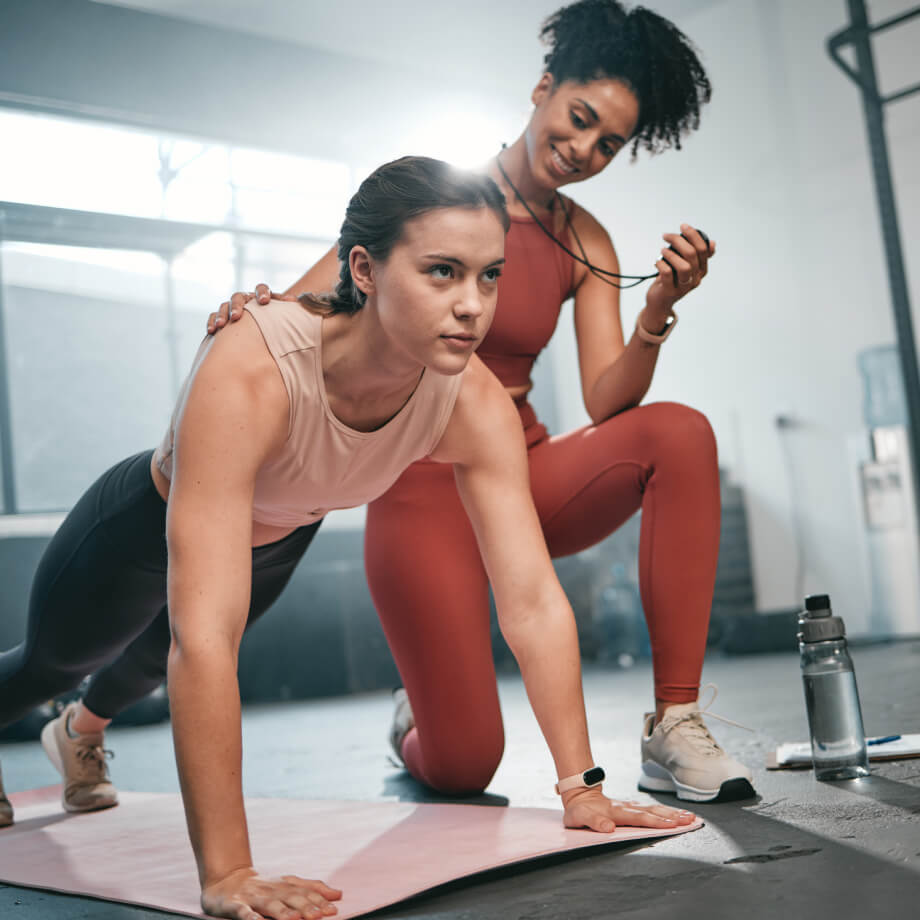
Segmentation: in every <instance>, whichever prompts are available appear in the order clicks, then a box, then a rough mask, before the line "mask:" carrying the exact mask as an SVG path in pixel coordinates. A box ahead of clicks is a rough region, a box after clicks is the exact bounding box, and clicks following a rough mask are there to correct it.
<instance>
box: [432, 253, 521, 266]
mask: <svg viewBox="0 0 920 920" xmlns="http://www.w3.org/2000/svg"><path fill="white" fill-rule="evenodd" d="M423 258H425V259H431V260H432V261H433V262H450V264H451V265H459V266H460V267H461V268H467V265H466V263H465V262H464V261H463V260H462V259H458V258H456V257H455V256H446V255H444V254H443V253H440V252H429V253H427V254H426V255H425V256H423ZM504 264H505V260H504V258H501V259H493V260H492V261H491V262H489V263H488V265H486V266H485V267H486V268H491V267H492V266H493V265H504Z"/></svg>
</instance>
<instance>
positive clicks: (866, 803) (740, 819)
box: [0, 642, 920, 920]
mask: <svg viewBox="0 0 920 920" xmlns="http://www.w3.org/2000/svg"><path fill="white" fill-rule="evenodd" d="M853 655H854V660H855V662H856V671H857V675H858V678H859V686H860V692H861V696H862V704H863V714H864V718H865V723H866V730H867V732H868V733H869V734H870V735H878V734H889V733H894V732H900V733H908V732H911V733H917V732H920V669H918V666H920V642H900V643H894V644H886V645H876V646H867V647H862V648H857V649H855V650H854V652H853ZM704 680H708V681H712V682H714V683H717V684H718V686H719V698H718V700H717V701H716V703H715V705H714V706H713V711H714V712H718V713H719V714H721V715H724V716H726V717H727V718H730V719H733V720H736V721H739V722H742V723H744V724H746V725H749V726H751V727H752V728H753V729H754V732H753V733H748V732H744V731H741V730H739V729H736V728H731V727H729V726H722V725H720V723H718V722H717V721H715V720H713V721H711V722H710V725H711V726H712V727H713V729H714V733H715V734H716V736H717V737H718V738H719V740H720V741H721V743H722V744H723V746H724V747H725V748H726V749H728V750H729V751H730V752H731V753H732V754H734V755H735V756H737V757H739V758H740V759H742V760H744V761H745V762H747V763H748V764H749V765H750V766H751V767H752V768H753V770H754V775H755V784H756V787H757V790H758V793H759V796H758V798H757V799H755V800H750V801H747V802H735V803H731V804H724V805H709V806H698V807H695V808H694V810H695V811H697V812H698V813H699V814H700V815H701V816H702V817H703V818H704V819H705V821H706V826H705V827H704V828H703V829H702V830H701V831H699V832H697V833H694V834H687V835H684V836H680V837H675V838H672V839H668V840H662V841H659V842H657V843H655V844H653V845H646V846H637V847H627V848H622V847H621V848H613V847H608V848H604V849H603V850H598V851H595V852H593V853H592V854H588V855H577V856H571V855H570V856H567V857H565V858H561V859H548V860H542V861H539V862H537V863H531V864H528V865H526V866H522V867H518V868H516V869H508V870H501V871H498V872H495V873H489V874H486V875H484V876H480V877H477V878H476V879H473V880H467V881H462V882H458V883H454V884H452V885H450V886H447V887H445V888H442V889H439V890H437V891H436V892H433V893H430V894H427V895H424V896H421V897H418V898H416V899H414V900H413V901H411V902H405V903H403V904H401V905H396V906H395V907H391V908H388V909H387V910H385V911H383V912H380V913H379V914H377V915H376V916H381V917H387V918H394V920H395V918H417V920H421V918H426V920H473V918H476V920H499V918H501V920H542V918H570V917H571V918H575V917H578V918H595V917H596V918H602V917H611V916H614V915H616V916H618V917H624V916H626V917H629V918H630V920H645V918H660V917H672V916H678V914H679V913H680V912H681V911H683V912H685V914H686V916H688V917H691V918H696V917H699V918H706V920H711V918H722V917H724V918H729V917H731V918H737V917H738V916H739V915H743V916H744V917H745V918H746V920H761V918H763V920H766V918H770V920H774V918H777V917H782V918H784V920H793V918H799V917H808V918H810V920H823V918H829V920H830V918H834V920H841V918H850V917H854V918H855V917H863V916H869V915H873V914H875V915H878V916H883V915H886V914H888V915H890V916H899V917H904V916H911V915H913V914H914V911H915V910H916V902H917V899H918V896H920V760H905V761H901V762H892V763H886V764H878V765H875V766H874V768H873V775H872V776H871V777H869V778H867V779H864V780H859V781H851V782H848V783H838V784H833V785H831V784H825V783H818V782H816V781H815V779H814V777H813V776H812V775H811V772H810V771H805V772H799V771H796V772H791V771H784V772H767V771H766V770H765V769H764V761H765V757H766V754H767V752H768V751H769V750H771V749H772V748H774V747H775V746H776V744H777V743H778V742H781V741H791V740H805V739H806V738H807V730H806V721H805V713H804V704H803V696H802V688H801V680H800V678H799V672H798V660H797V657H796V656H795V655H794V654H778V655H762V656H754V657H736V658H723V657H712V658H711V659H710V660H708V661H707V666H706V672H705V674H704ZM585 691H586V699H587V703H588V711H589V721H590V726H591V732H592V737H593V739H594V753H595V758H596V760H597V761H598V763H601V764H603V765H604V766H605V767H606V769H607V772H608V777H609V779H608V782H607V783H606V785H605V789H606V791H607V792H608V794H609V795H616V794H619V795H621V796H622V797H624V798H633V797H637V793H636V790H635V777H636V772H637V769H638V736H639V729H640V724H641V714H642V712H643V710H644V709H645V708H646V707H647V705H648V703H649V701H650V697H651V674H650V671H649V670H648V668H647V667H637V668H634V669H632V670H629V671H612V670H608V671H601V670H589V671H588V672H587V673H586V675H585ZM501 696H502V703H503V709H504V713H505V720H506V730H507V736H508V743H507V750H506V754H505V758H504V760H503V762H502V765H501V767H500V769H499V771H498V774H497V775H496V777H495V779H494V780H493V782H492V785H491V786H490V787H489V795H487V796H485V797H484V798H483V799H482V800H480V801H483V802H489V801H491V802H494V803H495V804H498V805H501V804H505V802H506V801H508V802H510V804H512V805H540V806H545V807H555V806H556V803H557V800H556V797H555V796H554V795H553V793H552V791H551V786H552V782H553V776H552V768H551V762H550V760H549V756H548V754H547V753H546V751H545V749H544V747H543V743H542V740H541V738H540V735H539V732H538V729H537V727H536V723H535V721H534V719H533V716H532V715H531V714H530V711H529V708H528V706H527V701H526V697H525V695H524V692H523V688H522V686H521V684H520V681H519V680H518V679H517V678H515V677H506V678H503V679H502V681H501ZM389 715H390V701H389V697H388V695H387V694H381V693H375V694H367V695H360V696H349V697H343V698H336V699H329V700H319V701H308V702H296V703H286V704H279V705H273V706H264V707H250V708H248V709H247V710H246V712H245V720H244V721H245V749H246V762H245V788H246V793H247V794H248V795H268V796H291V797H302V798H349V799H358V800H369V801H383V800H394V799H401V800H413V801H432V800H433V799H431V798H430V797H426V795H425V793H424V792H423V791H422V790H421V789H420V788H419V787H417V786H416V784H415V783H414V782H413V781H412V780H410V779H408V778H407V776H406V774H405V773H403V772H402V771H401V770H398V769H397V768H396V767H395V766H394V765H393V764H392V763H391V762H390V761H389V760H388V758H387V748H386V745H385V736H386V730H387V727H388V721H389ZM345 727H347V730H343V728H345ZM108 743H109V746H110V747H112V748H113V749H114V750H115V751H116V754H117V757H116V759H115V761H114V762H113V765H112V770H113V775H114V779H115V781H116V783H117V784H118V785H119V787H120V788H122V789H132V790H148V791H176V790H177V781H176V774H175V767H174V764H173V760H172V749H171V744H170V740H169V729H168V726H166V725H158V726H151V727H146V728H122V729H115V730H112V731H111V733H110V735H109V739H108ZM0 761H2V764H3V772H4V778H5V780H6V785H7V789H8V790H16V789H23V788H30V787H35V786H42V785H46V784H49V783H53V782H56V781H57V775H56V774H55V772H54V770H53V768H52V767H51V766H50V765H49V764H48V763H47V761H46V760H45V758H44V755H43V754H42V752H41V750H40V748H39V746H38V744H37V743H35V744H33V743H28V744H6V745H2V746H0ZM661 800H662V801H673V800H669V799H668V797H666V796H663V797H662V799H661ZM911 905H914V906H913V907H911ZM0 915H2V916H3V917H4V918H16V920H45V918H51V917H53V918H55V920H78V918H80V920H82V918H93V920H96V918H98V920H116V918H117V920H141V918H151V920H153V918H162V917H163V916H166V915H164V914H163V913H161V912H158V911H148V910H140V909H137V908H131V907H125V906H122V905H116V904H108V903H104V902H96V901H91V900H87V899H82V898H73V897H64V896H59V895H52V894H46V893H43V892H38V891H31V890H27V889H21V888H15V887H11V886H0Z"/></svg>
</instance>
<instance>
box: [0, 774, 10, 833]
mask: <svg viewBox="0 0 920 920" xmlns="http://www.w3.org/2000/svg"><path fill="white" fill-rule="evenodd" d="M12 823H13V806H12V805H11V804H10V800H9V799H8V798H7V797H6V793H5V792H4V791H3V774H2V773H0V827H9V826H10V825H11V824H12Z"/></svg>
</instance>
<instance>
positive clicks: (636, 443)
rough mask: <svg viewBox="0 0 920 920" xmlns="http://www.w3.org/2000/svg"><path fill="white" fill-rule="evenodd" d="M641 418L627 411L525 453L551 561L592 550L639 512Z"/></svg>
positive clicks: (644, 453) (645, 472) (644, 469)
mask: <svg viewBox="0 0 920 920" xmlns="http://www.w3.org/2000/svg"><path fill="white" fill-rule="evenodd" d="M648 408H651V407H648ZM646 412H647V408H646V407H642V408H639V409H630V410H628V411H627V412H623V413H621V414H620V415H616V416H614V417H613V418H611V419H608V420H607V421H605V422H602V423H601V424H600V425H597V426H594V425H588V426H585V427H584V428H579V429H577V430H575V431H571V432H568V433H567V434H563V435H556V436H554V437H551V438H547V439H546V440H544V441H541V442H540V443H538V444H536V445H535V446H534V447H532V448H531V449H530V451H529V458H530V484H531V491H532V493H533V498H534V503H535V505H536V508H537V514H538V515H539V517H540V523H541V524H542V526H543V533H544V536H545V537H546V543H547V546H548V547H549V550H550V553H551V554H552V555H553V556H567V555H570V554H571V553H577V552H579V551H581V550H583V549H586V548H587V547H589V546H594V545H595V544H596V543H599V542H600V541H601V540H603V539H604V538H605V537H607V536H609V535H610V534H611V533H613V531H615V530H616V529H617V528H618V527H620V526H621V525H622V524H623V523H624V522H625V521H627V520H628V519H629V518H630V517H631V516H632V515H633V514H634V513H635V512H636V511H637V510H638V509H639V507H640V506H641V504H642V495H643V491H644V489H645V486H646V483H647V482H648V478H649V476H650V474H651V472H652V471H651V468H650V463H649V449H648V443H647V437H646V434H647V432H646V426H645V425H644V424H643V418H642V415H643V413H646Z"/></svg>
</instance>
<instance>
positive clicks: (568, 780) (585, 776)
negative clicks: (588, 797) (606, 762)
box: [556, 767, 607, 795]
mask: <svg viewBox="0 0 920 920" xmlns="http://www.w3.org/2000/svg"><path fill="white" fill-rule="evenodd" d="M606 778H607V774H606V773H605V772H604V768H603V767H590V768H589V769H587V770H585V771H584V772H583V773H575V774H574V775H572V776H566V777H565V778H564V779H561V780H559V782H558V783H556V795H562V793H563V792H568V791H569V790H570V789H578V788H581V787H583V788H585V789H589V788H590V787H591V786H600V784H601V783H602V782H603V781H604V780H605V779H606Z"/></svg>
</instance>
